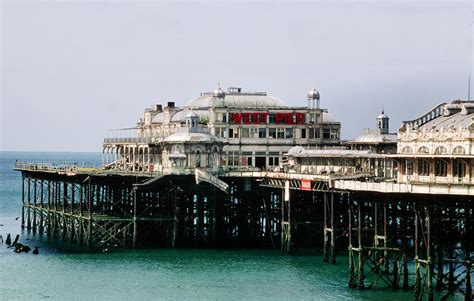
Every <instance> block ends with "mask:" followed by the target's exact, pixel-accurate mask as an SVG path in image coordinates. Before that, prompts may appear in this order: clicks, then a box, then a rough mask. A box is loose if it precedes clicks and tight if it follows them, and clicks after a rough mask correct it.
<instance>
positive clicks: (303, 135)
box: [301, 129, 306, 138]
mask: <svg viewBox="0 0 474 301" xmlns="http://www.w3.org/2000/svg"><path fill="white" fill-rule="evenodd" d="M301 138H306V129H301Z"/></svg>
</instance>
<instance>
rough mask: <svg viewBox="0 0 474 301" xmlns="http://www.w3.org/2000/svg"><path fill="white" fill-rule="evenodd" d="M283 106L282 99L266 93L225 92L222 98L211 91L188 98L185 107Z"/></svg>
mask: <svg viewBox="0 0 474 301" xmlns="http://www.w3.org/2000/svg"><path fill="white" fill-rule="evenodd" d="M221 106H223V107H232V108H284V107H287V106H286V105H285V104H284V103H283V101H282V100H280V99H278V98H276V97H273V96H268V95H267V94H266V93H227V94H225V96H224V97H223V98H222V99H219V98H217V97H214V96H213V94H212V93H204V94H203V95H202V96H200V97H198V98H195V99H192V100H190V101H189V102H188V103H187V104H186V106H185V107H188V108H210V107H221Z"/></svg>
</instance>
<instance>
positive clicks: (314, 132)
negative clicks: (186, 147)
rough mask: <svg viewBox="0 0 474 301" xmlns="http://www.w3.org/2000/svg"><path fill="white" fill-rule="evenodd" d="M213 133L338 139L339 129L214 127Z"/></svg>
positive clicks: (225, 136) (243, 136) (231, 135)
mask: <svg viewBox="0 0 474 301" xmlns="http://www.w3.org/2000/svg"><path fill="white" fill-rule="evenodd" d="M215 135H216V136H217V137H221V138H273V139H291V138H297V139H299V138H302V139H306V138H310V139H314V138H321V136H322V138H323V139H339V131H338V130H335V129H327V128H325V129H322V131H321V129H320V128H310V129H309V131H307V130H306V129H293V128H229V129H227V128H215Z"/></svg>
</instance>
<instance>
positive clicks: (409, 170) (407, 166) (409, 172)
mask: <svg viewBox="0 0 474 301" xmlns="http://www.w3.org/2000/svg"><path fill="white" fill-rule="evenodd" d="M405 169H406V173H405V174H406V175H407V176H411V175H412V174H413V161H406V162H405Z"/></svg>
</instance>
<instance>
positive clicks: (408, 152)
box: [402, 146, 413, 154]
mask: <svg viewBox="0 0 474 301" xmlns="http://www.w3.org/2000/svg"><path fill="white" fill-rule="evenodd" d="M411 153H413V150H412V149H411V147H409V146H405V147H404V148H403V149H402V154H411Z"/></svg>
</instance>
